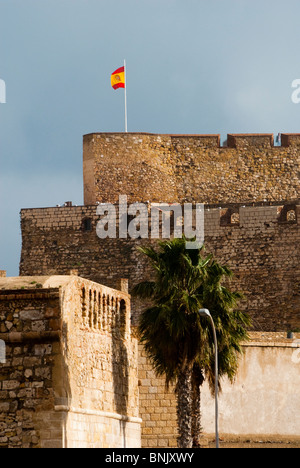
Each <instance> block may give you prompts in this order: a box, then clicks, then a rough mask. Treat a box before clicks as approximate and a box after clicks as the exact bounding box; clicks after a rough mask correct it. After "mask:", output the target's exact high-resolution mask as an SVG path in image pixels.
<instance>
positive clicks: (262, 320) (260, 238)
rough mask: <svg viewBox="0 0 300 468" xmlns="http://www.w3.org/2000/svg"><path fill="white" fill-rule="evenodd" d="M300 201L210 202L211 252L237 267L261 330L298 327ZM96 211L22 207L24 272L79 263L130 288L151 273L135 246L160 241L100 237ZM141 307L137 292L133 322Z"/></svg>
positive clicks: (84, 270)
mask: <svg viewBox="0 0 300 468" xmlns="http://www.w3.org/2000/svg"><path fill="white" fill-rule="evenodd" d="M297 203H298V204H296V203H292V204H287V205H283V204H278V203H273V204H272V203H262V204H257V206H244V205H238V204H236V205H223V206H219V207H218V208H216V207H215V206H213V205H212V206H211V205H206V209H205V216H204V220H205V221H204V227H205V247H206V250H207V252H212V253H214V254H215V255H216V257H217V258H218V259H219V260H220V261H222V262H224V263H226V264H228V265H229V266H230V267H231V268H232V270H233V272H234V274H235V277H234V280H233V284H232V285H233V287H235V288H236V289H238V290H241V291H243V292H244V295H245V300H244V301H243V303H242V307H243V308H244V309H245V310H247V311H248V312H249V313H250V314H251V316H252V317H253V321H254V328H255V329H256V330H265V331H289V330H293V329H297V328H300V270H299V258H300V251H299V249H300V202H297ZM149 207H150V206H149ZM96 210H97V206H84V207H61V208H39V209H30V210H22V213H21V224H22V233H23V247H22V258H21V266H20V274H21V275H45V274H61V275H64V274H67V273H68V271H69V270H70V269H74V268H75V269H77V270H78V272H79V274H80V276H82V277H85V278H88V279H90V280H92V281H95V282H97V283H100V284H106V285H107V286H110V287H116V281H117V280H118V278H120V277H122V278H128V279H129V286H130V288H132V286H134V285H135V284H136V283H137V282H139V281H140V280H141V278H149V277H150V276H151V271H150V268H149V264H148V262H147V260H146V259H145V258H144V257H143V255H142V254H140V253H139V252H138V250H137V247H138V246H140V245H148V244H150V243H156V240H152V239H137V240H134V239H131V238H129V237H128V238H127V239H119V238H118V237H117V238H116V239H99V237H98V236H97V234H96V226H97V222H98V221H99V216H98V215H97V214H96ZM116 211H117V214H118V206H116ZM117 219H118V218H117ZM86 220H89V223H88V227H89V229H88V230H86V229H85V222H86ZM149 232H150V229H149ZM140 310H141V304H140V302H139V301H138V300H136V299H135V298H132V314H133V323H134V324H136V323H137V320H138V314H139V312H140Z"/></svg>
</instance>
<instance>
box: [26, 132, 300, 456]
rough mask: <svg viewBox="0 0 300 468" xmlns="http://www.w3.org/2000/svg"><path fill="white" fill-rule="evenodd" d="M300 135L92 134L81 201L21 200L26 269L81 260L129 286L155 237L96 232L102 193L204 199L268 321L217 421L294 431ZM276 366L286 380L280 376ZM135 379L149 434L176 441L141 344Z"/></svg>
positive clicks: (233, 429) (224, 247) (144, 271)
mask: <svg viewBox="0 0 300 468" xmlns="http://www.w3.org/2000/svg"><path fill="white" fill-rule="evenodd" d="M299 146H300V135H299V134H283V135H282V136H281V146H278V147H276V146H274V142H273V135H270V134H267V135H228V138H227V145H226V146H224V147H221V146H220V136H219V135H152V134H144V133H138V134H131V133H130V134H109V133H102V134H99V133H94V134H90V135H86V136H85V137H84V155H83V169H84V174H83V175H84V203H85V206H80V207H77V206H71V204H70V203H68V204H67V205H68V206H64V207H56V208H39V209H30V210H26V209H25V210H22V212H21V227H22V255H21V262H20V274H21V275H22V276H23V275H45V274H48V275H49V274H61V275H66V274H68V272H69V270H70V269H77V270H78V273H79V275H80V276H82V277H83V278H87V279H88V280H91V281H94V282H97V283H101V284H104V285H106V286H108V287H111V288H116V287H117V286H116V282H117V280H118V278H128V280H129V288H131V287H132V286H133V285H134V284H136V282H138V281H140V280H141V279H143V278H147V277H149V276H150V275H151V273H150V270H149V265H148V264H147V263H146V262H145V259H143V258H142V256H141V255H140V254H139V253H138V251H137V247H138V246H139V245H144V244H147V243H149V242H150V240H148V239H136V240H132V239H130V238H127V239H118V237H117V238H116V239H104V240H100V239H99V238H98V237H97V235H96V226H97V223H98V221H99V216H98V215H97V214H96V210H97V204H98V203H106V202H109V203H113V204H115V206H116V209H117V205H116V204H117V203H118V201H119V195H127V197H128V203H134V202H143V203H147V206H148V209H150V207H151V204H152V203H155V202H165V203H180V204H183V203H186V202H193V203H205V225H204V229H205V246H206V249H207V251H208V252H213V253H214V254H215V255H216V257H217V258H218V260H219V261H222V262H225V263H227V264H228V265H229V266H230V267H231V269H232V270H233V272H234V273H235V279H234V283H233V285H232V286H233V287H234V288H237V289H239V290H241V291H243V292H244V293H245V299H244V301H243V303H242V307H243V308H244V309H245V310H247V312H249V313H250V314H251V316H252V317H253V323H254V329H255V330H258V331H259V333H260V338H259V340H257V339H255V337H254V338H253V339H252V342H251V344H249V345H248V347H247V349H246V355H245V356H246V357H245V359H244V360H243V362H242V365H241V369H240V373H239V375H238V377H237V384H236V385H235V386H234V387H229V386H226V385H225V396H224V400H223V401H222V402H221V405H220V406H221V408H222V410H221V411H223V413H222V414H221V432H222V433H228V434H232V435H233V434H237V435H243V436H245V437H248V435H247V436H246V434H248V433H249V431H252V434H257V435H258V436H259V437H262V436H265V437H269V436H270V437H272V436H276V437H277V438H278V440H281V437H288V438H289V440H291V438H292V437H298V436H299V434H300V426H299V424H300V421H299V418H298V416H297V417H295V415H297V414H299V412H298V401H299V393H298V388H299V382H298V376H299V372H298V368H299V363H298V361H297V359H296V360H295V359H294V360H293V356H295V355H294V353H295V351H297V353H298V348H299V343H298V342H296V343H295V342H294V341H293V340H287V339H286V332H287V331H291V330H295V331H296V330H299V328H300V271H299V240H300V239H299V223H300V201H299V185H300V148H299ZM129 221H130V219H128V222H129ZM151 242H156V241H154V240H152V241H151ZM92 297H93V296H92ZM132 306H133V307H132V322H133V324H136V323H137V319H138V314H139V312H140V310H141V304H140V303H139V302H138V301H136V300H134V301H133V302H132ZM295 336H296V337H297V338H298V337H299V335H295ZM295 348H297V349H296V350H295ZM297 356H298V354H297ZM90 371H91V372H92V369H90ZM74 373H76V369H74ZM278 375H281V376H282V382H281V383H280V385H277V386H276V383H278ZM274 382H276V383H275V386H276V389H274ZM99 385H100V382H99ZM139 386H140V387H139V404H140V416H141V417H142V419H143V424H142V444H143V446H145V447H157V446H161V447H172V446H174V445H175V440H176V427H175V406H174V397H173V395H172V394H170V393H169V394H166V393H165V392H164V390H163V387H164V382H163V379H157V378H156V377H155V375H154V373H153V370H152V368H151V365H150V364H149V362H148V361H147V359H146V357H145V355H144V352H143V350H142V349H141V350H140V354H139ZM270 397H272V398H270ZM203 401H204V403H205V418H204V423H205V424H204V430H205V432H208V433H210V432H212V431H213V429H212V428H213V422H212V421H213V416H212V410H211V408H212V407H213V403H212V400H211V399H210V397H209V395H208V393H207V391H206V393H205V392H204V395H203ZM168 415H170V421H168V419H167V418H168ZM132 417H136V415H134V416H132ZM255 421H259V424H257V425H256V424H255ZM252 422H254V424H252ZM86 428H87V429H89V428H88V427H86ZM119 442H120V441H119ZM91 444H92V443H91Z"/></svg>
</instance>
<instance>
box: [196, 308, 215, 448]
mask: <svg viewBox="0 0 300 468" xmlns="http://www.w3.org/2000/svg"><path fill="white" fill-rule="evenodd" d="M199 315H200V317H206V318H207V317H208V318H209V319H210V321H211V324H212V329H213V334H214V343H215V424H216V448H220V443H219V404H218V394H219V383H218V376H219V372H218V341H217V333H216V327H215V324H214V321H213V318H212V316H211V314H210V312H209V310H208V309H200V310H199Z"/></svg>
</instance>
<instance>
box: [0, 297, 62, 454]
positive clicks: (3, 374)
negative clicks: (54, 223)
mask: <svg viewBox="0 0 300 468" xmlns="http://www.w3.org/2000/svg"><path fill="white" fill-rule="evenodd" d="M59 329H60V305H59V294H58V290H55V289H54V290H46V291H45V290H40V291H39V292H36V291H32V290H31V291H26V290H25V291H23V290H12V291H0V330H1V333H0V339H1V340H3V341H4V342H5V348H6V349H5V350H6V362H5V363H2V364H0V447H1V448H8V447H9V448H18V447H19V448H20V447H23V448H36V447H45V448H47V447H50V446H51V447H58V446H61V441H62V421H61V415H60V414H57V413H56V412H55V401H56V398H57V397H59V396H64V395H63V394H61V392H60V391H59V389H61V385H60V380H61V378H62V360H61V352H60V342H59V332H58V330H59Z"/></svg>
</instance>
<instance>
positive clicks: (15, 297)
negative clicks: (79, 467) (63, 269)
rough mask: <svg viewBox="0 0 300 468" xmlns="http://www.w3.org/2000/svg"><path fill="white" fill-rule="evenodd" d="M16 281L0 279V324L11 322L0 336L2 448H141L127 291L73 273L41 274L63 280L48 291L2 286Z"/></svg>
mask: <svg viewBox="0 0 300 468" xmlns="http://www.w3.org/2000/svg"><path fill="white" fill-rule="evenodd" d="M20 280H21V279H17V278H16V279H15V280H13V279H9V278H5V279H0V290H1V294H0V295H1V298H0V324H1V323H6V322H8V321H9V322H10V323H11V324H12V326H11V327H7V326H6V327H5V328H6V329H7V331H6V333H2V334H0V339H3V338H5V342H6V358H7V359H6V362H5V363H4V364H0V447H3V448H4V447H10V448H16V447H23V448H33V447H43V448H48V447H51V448H54V447H63V446H68V447H69V446H70V447H86V446H88V447H121V446H123V445H124V444H126V446H132V447H139V446H140V443H141V438H140V437H141V435H140V420H139V418H138V416H139V413H138V407H139V404H138V380H137V341H136V339H134V338H132V337H131V328H130V299H129V296H128V294H127V293H122V292H118V291H116V290H112V289H110V288H107V287H105V286H101V285H98V284H96V283H92V282H90V281H87V280H84V279H82V278H79V277H76V276H72V277H60V278H59V279H58V278H57V277H56V278H53V281H52V282H51V278H49V277H48V278H40V279H39V281H38V284H41V285H42V283H43V284H45V282H47V281H48V282H50V283H51V284H57V283H58V284H59V283H60V284H61V287H58V288H57V289H56V292H55V291H54V290H53V289H51V292H50V293H48V294H47V293H46V292H45V290H44V292H43V293H41V291H39V290H38V289H35V290H32V289H31V288H29V289H23V290H14V293H13V294H12V293H11V291H12V290H7V291H6V290H5V285H7V282H8V283H9V287H11V286H12V285H13V284H14V285H16V284H19V281H20ZM1 281H2V284H1ZM21 281H22V280H21ZM32 282H33V281H28V283H29V284H30V283H32ZM3 288H4V289H3ZM54 317H55V318H54ZM8 319H9V320H8ZM15 320H16V323H18V326H19V327H20V329H21V330H22V332H20V333H16V332H15V331H14V329H15V324H14V321H15ZM62 323H63V324H64V326H63V327H61V324H62ZM53 328H55V329H58V328H59V329H61V332H60V333H56V334H55V336H54V335H52V334H51V333H54V332H51V331H49V330H51V329H53ZM9 330H11V331H9ZM24 330H26V332H25V331H24ZM11 335H13V339H11ZM120 421H123V422H122V424H120ZM122 428H123V429H122ZM64 431H65V432H64ZM125 434H126V435H125Z"/></svg>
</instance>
